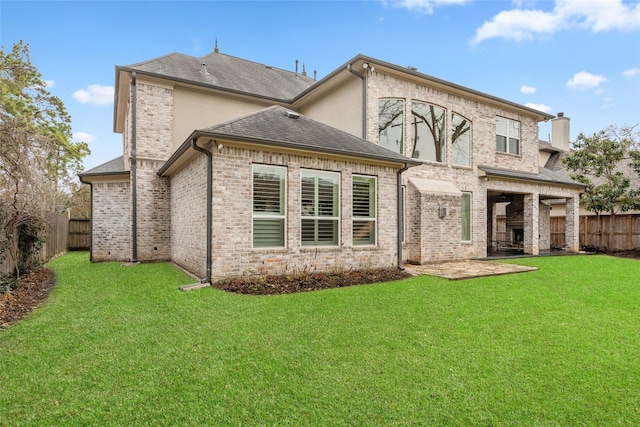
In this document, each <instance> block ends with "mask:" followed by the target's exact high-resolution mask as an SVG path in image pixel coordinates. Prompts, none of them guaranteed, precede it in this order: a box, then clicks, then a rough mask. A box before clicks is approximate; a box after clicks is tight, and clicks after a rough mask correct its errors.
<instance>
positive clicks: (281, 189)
mask: <svg viewBox="0 0 640 427" xmlns="http://www.w3.org/2000/svg"><path fill="white" fill-rule="evenodd" d="M286 176H287V169H286V168H284V167H281V166H267V165H253V247H254V248H264V247H284V242H285V215H286V214H285V209H286V205H287V204H286V194H285V191H286V190H285V189H286V188H287V186H286Z"/></svg>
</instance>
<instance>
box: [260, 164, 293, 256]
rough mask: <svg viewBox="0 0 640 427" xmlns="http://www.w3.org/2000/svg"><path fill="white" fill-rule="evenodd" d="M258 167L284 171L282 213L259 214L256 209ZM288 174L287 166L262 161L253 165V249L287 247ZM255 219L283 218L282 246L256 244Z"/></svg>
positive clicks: (281, 194) (281, 197)
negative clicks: (255, 196) (256, 174)
mask: <svg viewBox="0 0 640 427" xmlns="http://www.w3.org/2000/svg"><path fill="white" fill-rule="evenodd" d="M256 168H269V169H274V170H280V171H281V172H282V184H281V188H280V204H281V206H282V211H283V213H282V214H278V215H261V214H259V213H258V214H257V215H256V212H255V210H254V203H255V202H254V194H255V192H254V190H255V185H254V183H255V181H254V180H255V172H256ZM287 175H288V170H287V167H286V166H277V165H267V164H260V163H253V164H252V165H251V248H252V249H282V248H286V247H287ZM255 219H263V220H264V219H272V220H276V219H277V220H281V221H282V222H283V230H282V246H255V240H254V237H255Z"/></svg>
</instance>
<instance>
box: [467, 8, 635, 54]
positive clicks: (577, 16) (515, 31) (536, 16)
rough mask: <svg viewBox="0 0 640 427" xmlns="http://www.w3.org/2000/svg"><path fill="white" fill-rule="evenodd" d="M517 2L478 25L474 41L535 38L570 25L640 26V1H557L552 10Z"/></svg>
mask: <svg viewBox="0 0 640 427" xmlns="http://www.w3.org/2000/svg"><path fill="white" fill-rule="evenodd" d="M513 4H514V6H515V7H516V8H515V9H511V10H503V11H502V12H500V13H498V14H497V15H496V16H494V17H493V18H492V19H491V20H490V21H487V22H485V23H484V24H483V25H482V26H481V27H480V28H478V29H477V30H476V35H475V37H474V38H473V40H472V42H473V43H475V44H477V43H480V42H482V41H483V40H487V39H490V38H505V39H512V40H516V41H521V40H532V39H533V38H534V37H535V36H537V35H551V34H554V33H555V32H557V31H560V30H564V29H567V28H582V29H588V30H591V31H593V32H598V31H611V30H622V31H628V30H634V29H638V28H640V3H635V4H634V3H630V4H629V3H623V1H622V0H589V1H584V0H555V3H554V8H553V10H552V11H550V12H546V11H542V10H536V9H530V8H528V9H523V8H522V7H523V4H524V3H523V2H522V1H514V2H513Z"/></svg>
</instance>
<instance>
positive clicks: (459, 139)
mask: <svg viewBox="0 0 640 427" xmlns="http://www.w3.org/2000/svg"><path fill="white" fill-rule="evenodd" d="M451 126H452V129H451V164H454V165H459V166H471V121H469V120H467V119H465V118H464V117H462V116H461V115H459V114H456V113H453V115H452V116H451Z"/></svg>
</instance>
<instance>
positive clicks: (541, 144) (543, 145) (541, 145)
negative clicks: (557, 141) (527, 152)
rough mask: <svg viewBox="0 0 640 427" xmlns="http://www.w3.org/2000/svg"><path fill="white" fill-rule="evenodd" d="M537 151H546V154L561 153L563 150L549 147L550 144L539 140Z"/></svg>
mask: <svg viewBox="0 0 640 427" xmlns="http://www.w3.org/2000/svg"><path fill="white" fill-rule="evenodd" d="M538 150H540V151H546V152H548V153H562V152H563V150H561V149H559V148H557V147H554V146H553V145H551V143H549V142H547V141H544V140H542V139H541V140H539V141H538Z"/></svg>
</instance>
